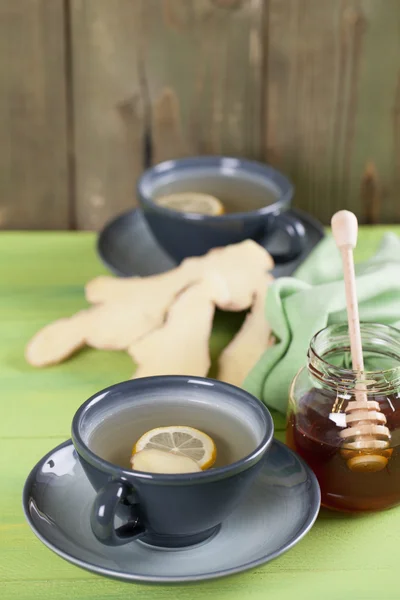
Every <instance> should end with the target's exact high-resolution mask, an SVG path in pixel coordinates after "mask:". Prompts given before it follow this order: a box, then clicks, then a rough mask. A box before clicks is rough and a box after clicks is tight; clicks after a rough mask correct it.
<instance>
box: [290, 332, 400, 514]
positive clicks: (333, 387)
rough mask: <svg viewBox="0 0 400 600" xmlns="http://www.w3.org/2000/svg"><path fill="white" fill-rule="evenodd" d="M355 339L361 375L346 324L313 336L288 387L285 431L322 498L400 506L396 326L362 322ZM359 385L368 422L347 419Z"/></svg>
mask: <svg viewBox="0 0 400 600" xmlns="http://www.w3.org/2000/svg"><path fill="white" fill-rule="evenodd" d="M361 337H362V345H363V354H364V361H365V372H364V373H363V374H360V373H357V372H355V371H353V370H352V368H351V358H350V342H349V336H348V330H347V325H331V326H329V327H327V328H325V329H323V330H322V331H320V332H319V333H317V334H316V335H315V336H314V338H313V339H312V340H311V343H310V347H309V350H308V363H307V366H306V367H304V368H303V369H301V370H300V372H299V373H298V374H297V376H296V377H295V379H294V381H293V383H292V386H291V390H290V398H289V407H288V421H287V430H286V442H287V444H288V446H289V447H291V448H292V449H293V450H295V451H296V452H297V453H298V454H299V455H300V456H301V457H302V458H303V459H304V460H305V461H306V462H307V464H308V465H309V466H310V467H311V468H312V469H313V471H314V473H315V474H316V476H317V478H318V481H319V484H320V487H321V497H322V504H323V505H324V506H326V507H328V508H331V509H336V510H342V511H351V512H360V511H375V510H381V509H384V508H389V507H392V506H395V505H397V504H400V331H399V330H397V329H394V328H392V327H389V326H386V325H379V324H373V323H368V324H367V323H362V324H361ZM360 387H361V388H362V390H363V398H364V400H363V402H364V407H367V408H368V410H369V412H368V415H367V416H368V418H370V419H372V421H371V423H372V425H370V424H369V421H364V422H363V423H357V421H355V420H354V418H353V422H352V419H351V415H352V413H351V410H350V409H351V406H352V405H354V406H358V405H359V403H360V400H359V390H360ZM371 407H372V408H371ZM359 414H367V409H366V408H365V409H363V411H362V412H361V413H359ZM354 415H356V413H353V416H354ZM365 423H367V424H365Z"/></svg>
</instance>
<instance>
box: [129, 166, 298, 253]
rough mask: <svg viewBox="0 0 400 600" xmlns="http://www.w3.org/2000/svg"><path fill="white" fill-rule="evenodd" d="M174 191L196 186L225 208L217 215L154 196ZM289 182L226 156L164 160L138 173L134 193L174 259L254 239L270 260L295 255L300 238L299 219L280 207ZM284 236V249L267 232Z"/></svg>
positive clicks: (194, 189) (289, 197)
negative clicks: (172, 205) (191, 210)
mask: <svg viewBox="0 0 400 600" xmlns="http://www.w3.org/2000/svg"><path fill="white" fill-rule="evenodd" d="M179 192H201V193H205V194H211V195H213V196H216V197H217V198H219V199H220V200H221V201H222V202H223V203H224V206H225V208H226V210H227V213H226V214H223V215H220V216H209V215H197V214H193V213H185V212H179V211H175V210H170V209H168V208H165V207H163V206H159V205H158V204H157V201H156V200H157V198H159V197H160V196H163V195H167V194H173V193H179ZM292 196H293V186H292V184H291V183H290V181H289V180H288V178H287V177H285V175H283V174H282V173H280V172H279V171H277V170H276V169H274V168H272V167H271V166H269V165H265V164H262V163H258V162H255V161H250V160H244V159H238V158H229V157H226V156H198V157H193V158H183V159H179V160H168V161H165V162H163V163H160V164H158V165H155V166H154V167H153V168H151V169H148V170H147V171H145V172H144V173H143V175H142V176H141V177H140V178H139V180H138V184H137V197H138V199H139V203H140V207H141V209H142V211H143V215H144V217H145V219H146V222H147V224H148V226H149V228H150V230H151V232H152V233H153V235H154V237H155V238H156V240H157V241H158V243H159V244H160V245H161V246H162V247H163V248H164V250H165V251H166V252H167V253H168V254H169V255H170V256H172V258H174V259H175V260H176V261H178V262H179V261H181V260H182V259H184V258H186V257H188V256H199V255H202V254H205V253H206V252H208V250H210V249H211V248H216V247H218V246H226V245H228V244H236V243H238V242H242V241H244V240H246V239H251V240H254V241H256V242H258V243H260V244H261V245H262V246H265V247H266V248H267V249H269V251H270V253H271V254H272V256H273V258H274V260H275V262H276V263H284V262H288V261H291V260H293V259H294V258H296V257H297V256H298V255H299V254H300V253H301V252H302V250H303V249H304V247H305V244H306V232H305V228H304V225H303V223H302V222H301V221H300V220H299V219H297V218H296V217H295V216H294V215H293V214H290V213H287V212H286V211H287V210H288V208H290V204H291V201H292ZM277 230H280V232H281V233H282V234H283V235H284V236H286V238H287V242H288V244H287V246H288V249H287V250H286V251H285V252H282V251H280V252H279V253H276V252H274V251H273V248H272V249H271V247H270V242H271V238H272V236H273V234H274V233H275V232H276V231H277Z"/></svg>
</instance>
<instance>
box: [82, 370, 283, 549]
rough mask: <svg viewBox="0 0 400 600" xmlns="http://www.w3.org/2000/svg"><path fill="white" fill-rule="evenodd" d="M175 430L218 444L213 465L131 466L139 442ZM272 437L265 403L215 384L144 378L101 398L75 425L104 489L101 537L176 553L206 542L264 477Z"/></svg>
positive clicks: (96, 507) (96, 511) (94, 480)
mask: <svg viewBox="0 0 400 600" xmlns="http://www.w3.org/2000/svg"><path fill="white" fill-rule="evenodd" d="M176 425H184V426H186V427H191V428H195V429H197V430H200V431H202V432H204V433H205V434H207V435H208V436H209V437H210V438H211V439H212V440H213V441H214V443H215V446H216V450H217V455H216V460H215V463H214V464H213V466H212V467H211V468H209V469H207V470H200V471H197V472H187V473H179V474H171V473H170V474H164V473H151V472H143V471H136V470H132V469H131V466H130V459H131V455H132V447H133V445H134V444H135V442H136V441H137V440H138V439H140V438H141V436H143V434H145V433H146V432H148V431H150V430H152V429H154V428H157V427H168V426H176ZM273 432H274V427H273V421H272V418H271V415H270V413H269V411H268V410H267V409H266V408H265V406H264V405H263V404H262V403H261V402H260V401H259V400H257V399H256V398H254V397H253V396H252V395H250V394H248V393H247V392H245V391H244V390H242V389H239V388H237V387H235V386H232V385H229V384H226V383H222V382H220V381H215V380H212V379H206V378H198V377H193V378H190V377H186V376H172V375H171V376H160V377H147V378H138V379H134V380H131V381H127V382H124V383H120V384H117V385H114V386H111V387H109V388H107V389H105V390H103V391H101V392H99V393H97V394H95V395H94V396H93V397H91V398H90V399H89V400H87V401H86V402H85V403H84V404H83V405H82V406H81V407H80V408H79V409H78V411H77V413H76V414H75V417H74V419H73V424H72V440H73V443H74V446H75V449H76V451H77V453H78V456H79V460H80V462H81V464H82V467H83V469H84V471H85V473H86V475H87V477H88V479H89V481H90V482H91V484H92V486H93V487H94V489H95V490H96V491H97V497H96V499H95V501H94V504H93V508H92V513H91V526H92V531H93V533H94V535H95V536H96V538H97V539H98V540H99V541H100V542H102V543H103V544H106V545H110V546H116V545H121V544H126V543H128V542H130V541H132V540H134V539H137V538H140V539H141V540H142V541H143V542H145V543H148V544H152V545H155V546H160V547H169V548H174V547H185V546H190V545H193V544H197V543H200V542H202V541H204V540H206V539H207V538H209V537H211V536H212V535H213V534H215V533H216V532H217V531H218V529H219V527H220V525H221V523H222V522H223V521H224V519H226V517H227V516H229V514H230V513H231V512H232V511H233V510H234V508H235V507H236V506H237V505H238V503H239V502H240V501H241V499H242V497H243V495H244V494H245V492H246V490H247V489H248V488H249V486H250V485H251V483H252V481H253V480H254V478H255V477H256V476H257V474H258V472H259V470H260V469H261V467H262V464H263V458H264V456H265V455H266V453H267V451H268V449H269V447H270V445H271V442H272V439H273ZM118 521H119V523H118Z"/></svg>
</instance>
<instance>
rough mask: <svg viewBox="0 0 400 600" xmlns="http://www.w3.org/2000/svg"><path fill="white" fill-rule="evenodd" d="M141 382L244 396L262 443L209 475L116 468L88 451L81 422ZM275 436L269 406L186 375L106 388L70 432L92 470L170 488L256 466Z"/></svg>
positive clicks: (81, 412) (246, 394)
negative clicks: (260, 423)
mask: <svg viewBox="0 0 400 600" xmlns="http://www.w3.org/2000/svg"><path fill="white" fill-rule="evenodd" d="M138 382H140V383H141V384H142V385H146V384H148V383H149V382H151V383H152V384H154V385H157V386H164V385H165V384H167V383H168V382H171V384H173V383H178V384H188V383H193V384H195V383H199V384H202V385H205V386H209V385H210V383H211V384H214V385H217V386H218V387H219V388H222V389H224V390H225V391H227V392H230V393H234V394H236V395H238V394H240V396H243V397H244V398H245V399H246V400H247V402H249V403H250V404H251V405H252V406H253V407H254V408H255V409H257V410H258V412H259V414H261V415H262V417H263V418H264V424H265V434H264V436H263V438H262V440H261V442H260V443H259V444H258V445H257V447H256V448H255V449H254V450H253V451H252V452H251V453H250V454H248V455H246V456H244V457H243V458H241V459H239V460H238V461H235V462H233V463H230V464H229V465H226V466H223V467H216V468H213V469H210V470H207V471H201V472H195V473H182V474H161V473H147V472H144V471H133V470H132V469H126V468H124V467H121V466H119V465H116V464H114V463H112V462H109V461H107V460H105V459H103V458H101V457H100V456H98V455H97V454H96V453H95V452H93V451H92V450H91V449H90V448H89V447H88V445H87V444H86V443H85V442H84V440H83V439H82V436H81V434H80V423H81V420H82V418H83V417H84V416H85V414H86V413H87V411H88V410H89V409H90V408H91V407H92V406H93V404H96V403H97V402H101V401H102V400H103V399H104V396H105V395H106V394H108V393H111V392H113V391H114V390H115V389H117V388H119V389H120V390H121V388H125V389H126V390H130V389H131V388H132V387H133V388H134V387H136V385H138ZM273 436H274V423H273V420H272V416H271V414H270V412H269V410H268V409H267V408H266V406H265V405H264V404H263V403H262V402H261V401H260V400H258V399H257V398H256V397H255V396H253V395H252V394H250V393H249V392H246V391H245V390H243V389H241V388H238V387H236V386H234V385H231V384H229V383H225V382H222V381H218V380H216V379H211V378H208V377H207V378H206V377H195V376H193V377H190V376H187V375H158V376H153V377H141V378H138V379H130V380H128V381H123V382H121V383H117V384H114V385H111V386H109V387H107V388H104V389H103V390H100V391H99V392H96V393H95V394H93V395H92V396H91V397H90V398H89V399H88V400H86V401H85V402H84V403H83V404H82V405H81V406H80V407H79V408H78V410H77V411H76V412H75V415H74V417H73V419H72V428H71V437H72V442H73V444H74V446H75V449H76V451H77V452H78V455H79V456H82V458H83V459H84V460H86V461H87V462H89V464H91V465H92V466H94V467H96V468H98V469H100V470H101V471H103V472H107V473H109V474H110V475H111V476H113V477H115V478H118V479H128V480H131V481H132V480H135V479H138V480H141V481H146V482H148V483H155V484H163V483H166V484H170V485H171V484H178V485H181V484H187V483H200V482H202V481H204V480H210V479H221V478H225V477H227V476H230V475H233V474H234V473H235V472H240V471H243V470H247V469H248V468H250V467H251V466H252V465H253V464H256V463H257V462H258V461H259V460H261V458H262V456H263V455H264V453H265V452H266V450H267V449H268V447H269V446H270V444H271V442H272V440H273Z"/></svg>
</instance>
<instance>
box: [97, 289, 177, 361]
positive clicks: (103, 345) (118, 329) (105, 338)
mask: <svg viewBox="0 0 400 600" xmlns="http://www.w3.org/2000/svg"><path fill="white" fill-rule="evenodd" d="M159 300H160V302H159V303H158V306H155V307H153V310H150V311H145V310H144V307H143V305H142V304H141V303H140V304H139V305H138V304H134V303H129V302H127V301H122V302H114V303H112V304H111V303H107V304H100V305H98V306H94V307H93V308H89V309H88V311H87V313H88V314H87V322H86V323H85V330H86V333H85V342H86V344H87V345H88V346H90V347H91V348H97V349H98V350H126V349H127V348H128V347H129V346H130V345H131V344H132V342H134V341H135V340H137V339H140V338H141V337H143V336H144V335H147V334H148V333H149V332H150V331H152V330H153V329H156V328H157V327H160V326H161V325H162V323H163V321H164V318H165V313H166V311H167V310H168V306H169V304H170V302H169V299H168V301H167V302H163V301H162V298H160V299H159Z"/></svg>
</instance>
